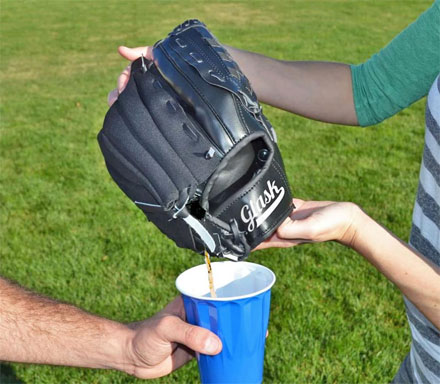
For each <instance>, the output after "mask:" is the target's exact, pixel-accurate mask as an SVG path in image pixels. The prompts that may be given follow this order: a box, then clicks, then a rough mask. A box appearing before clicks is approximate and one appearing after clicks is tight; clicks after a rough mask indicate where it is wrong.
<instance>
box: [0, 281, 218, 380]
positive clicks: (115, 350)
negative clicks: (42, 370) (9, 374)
mask: <svg viewBox="0 0 440 384" xmlns="http://www.w3.org/2000/svg"><path fill="white" fill-rule="evenodd" d="M183 318H184V309H183V303H182V299H181V298H180V297H179V298H177V299H176V300H174V301H173V302H172V303H170V304H169V305H168V306H167V307H166V308H165V309H164V310H163V311H161V312H159V313H158V314H157V315H155V316H154V317H152V318H150V319H148V320H145V321H142V322H139V323H134V324H131V325H130V324H129V325H125V324H121V323H118V322H115V321H111V320H108V319H105V318H102V317H98V316H95V315H92V314H90V313H87V312H85V311H82V310H81V309H79V308H76V307H74V306H72V305H69V304H64V303H60V302H57V301H54V300H51V299H49V298H46V297H42V296H39V295H36V294H34V293H32V292H29V291H26V290H24V289H23V288H21V287H19V286H18V285H16V284H13V283H11V282H9V281H7V280H5V279H2V278H0V360H5V361H15V362H23V363H37V364H52V365H69V366H76V367H88V368H111V369H118V370H121V371H124V372H127V373H129V374H133V375H136V376H138V377H141V378H153V377H159V376H163V375H165V374H168V373H170V372H172V371H173V370H175V369H177V368H178V367H180V366H181V365H182V364H184V363H186V362H187V361H188V360H189V359H190V358H191V357H192V355H191V354H190V353H189V352H188V351H187V350H186V349H185V348H182V347H181V346H180V344H178V343H182V344H185V345H187V346H188V347H190V348H192V349H194V350H197V351H200V352H202V351H203V353H207V354H215V353H218V352H219V351H220V350H221V342H220V340H219V339H218V338H217V337H216V336H215V335H214V334H211V333H210V332H209V331H208V330H206V329H202V328H199V327H194V326H191V325H189V324H187V323H185V322H184V321H183Z"/></svg>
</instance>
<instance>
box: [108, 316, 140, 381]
mask: <svg viewBox="0 0 440 384" xmlns="http://www.w3.org/2000/svg"><path fill="white" fill-rule="evenodd" d="M134 334H135V331H134V330H133V329H131V328H130V327H129V326H127V325H125V324H120V327H118V329H116V330H115V331H114V333H113V335H112V338H113V339H114V342H113V343H112V344H114V349H113V352H114V355H113V356H112V358H111V360H110V361H108V363H107V364H106V365H107V366H106V367H104V368H110V369H116V370H118V371H122V372H125V373H128V374H129V375H133V374H134V371H135V364H134V359H133V354H132V344H133V338H134Z"/></svg>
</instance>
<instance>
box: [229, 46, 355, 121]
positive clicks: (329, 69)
mask: <svg viewBox="0 0 440 384" xmlns="http://www.w3.org/2000/svg"><path fill="white" fill-rule="evenodd" d="M226 48H227V50H228V51H229V53H230V54H231V55H232V57H233V58H234V60H235V61H236V62H237V63H238V65H239V66H240V68H241V69H242V70H243V72H244V73H245V75H246V76H247V77H248V79H249V81H250V82H251V84H252V88H253V89H254V91H255V92H256V94H257V96H258V98H259V99H260V100H261V101H262V102H264V103H266V104H269V105H272V106H274V107H277V108H281V109H284V110H286V111H289V112H293V113H296V114H297V115H301V116H304V117H308V118H311V119H314V120H320V121H325V122H328V123H337V124H346V125H358V121H357V117H356V111H355V108H354V101H353V91H352V81H351V70H350V67H349V66H348V65H347V64H342V63H331V62H320V61H281V60H276V59H272V58H270V57H266V56H263V55H260V54H257V53H252V52H248V51H243V50H239V49H237V48H233V47H226Z"/></svg>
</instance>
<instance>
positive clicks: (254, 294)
mask: <svg viewBox="0 0 440 384" xmlns="http://www.w3.org/2000/svg"><path fill="white" fill-rule="evenodd" d="M218 263H232V264H251V265H256V266H257V267H258V268H261V269H265V270H266V271H268V272H269V274H270V275H271V277H272V281H271V282H270V284H269V285H268V286H267V287H265V288H263V289H260V290H259V291H256V292H253V293H248V294H247V295H240V296H230V297H210V296H196V295H192V294H190V293H188V292H187V290H185V289H182V287H181V286H179V279H180V278H181V276H182V275H183V274H184V273H186V272H187V271H190V270H192V269H195V268H200V267H201V266H205V263H203V264H199V265H195V266H194V267H191V268H188V269H186V270H185V271H183V272H182V273H180V274H179V276H177V278H176V282H175V284H176V288H177V290H178V291H179V292H180V293H181V294H182V295H185V296H188V297H191V298H193V299H198V300H203V301H234V300H242V299H247V298H249V297H254V296H258V295H260V294H261V293H264V292H266V291H268V290H269V289H271V288H272V286H273V285H274V284H275V281H276V279H277V278H276V276H275V273H274V272H273V271H272V270H271V269H269V268H267V267H266V266H264V265H261V264H257V263H249V262H248V261H215V262H212V263H211V264H212V265H214V264H218Z"/></svg>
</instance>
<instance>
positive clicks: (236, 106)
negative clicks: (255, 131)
mask: <svg viewBox="0 0 440 384" xmlns="http://www.w3.org/2000/svg"><path fill="white" fill-rule="evenodd" d="M232 100H233V101H234V106H235V110H236V111H237V112H238V114H239V116H240V117H241V119H240V120H241V123H242V124H243V125H244V126H245V128H246V130H247V131H248V134H250V133H251V131H250V128H249V126H248V125H247V123H246V120H245V118H244V115H243V111H242V109H241V108H240V105H241V104H240V105H237V101H236V99H235V97H232Z"/></svg>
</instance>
